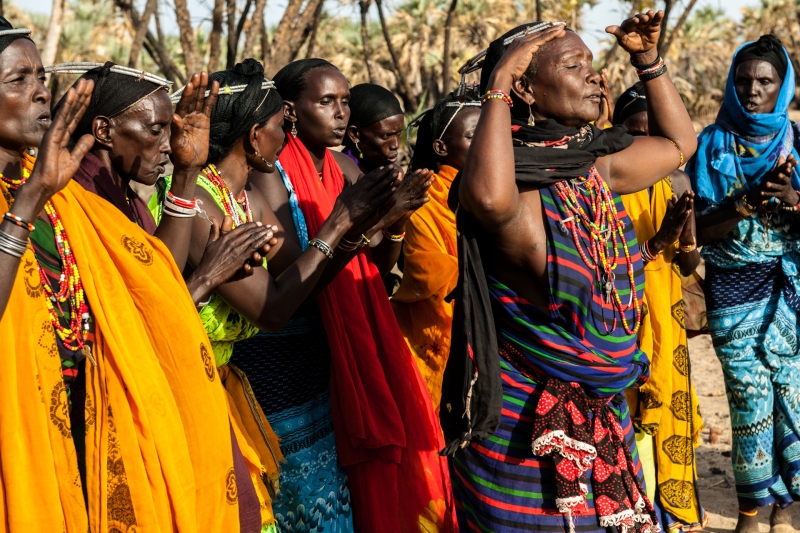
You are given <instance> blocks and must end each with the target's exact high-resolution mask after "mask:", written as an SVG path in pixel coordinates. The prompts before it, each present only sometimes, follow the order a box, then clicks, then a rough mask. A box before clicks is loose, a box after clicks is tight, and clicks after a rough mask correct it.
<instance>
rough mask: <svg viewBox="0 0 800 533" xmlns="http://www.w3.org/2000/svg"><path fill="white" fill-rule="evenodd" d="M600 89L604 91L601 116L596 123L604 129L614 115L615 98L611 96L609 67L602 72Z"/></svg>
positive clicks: (601, 100)
mask: <svg viewBox="0 0 800 533" xmlns="http://www.w3.org/2000/svg"><path fill="white" fill-rule="evenodd" d="M600 90H601V91H602V92H603V95H602V97H601V98H600V116H598V117H597V120H596V121H595V122H594V124H595V126H597V127H598V128H600V129H603V128H605V127H606V125H610V124H611V118H612V117H613V116H614V99H613V98H612V97H611V86H610V85H609V83H608V69H605V68H604V69H603V70H602V72H600Z"/></svg>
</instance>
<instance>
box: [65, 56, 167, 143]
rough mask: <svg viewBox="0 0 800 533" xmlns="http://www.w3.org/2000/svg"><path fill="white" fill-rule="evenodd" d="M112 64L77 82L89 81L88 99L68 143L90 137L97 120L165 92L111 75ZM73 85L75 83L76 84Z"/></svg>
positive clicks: (145, 82)
mask: <svg viewBox="0 0 800 533" xmlns="http://www.w3.org/2000/svg"><path fill="white" fill-rule="evenodd" d="M114 65H115V63H113V62H111V61H108V62H107V63H106V64H105V65H103V66H102V67H96V68H93V69H91V70H89V71H88V72H86V73H85V74H83V75H82V76H81V77H80V78H79V79H85V80H93V81H94V90H93V91H92V99H91V101H90V102H89V106H88V107H87V108H86V112H85V113H84V114H83V118H81V121H80V122H79V123H78V127H77V128H76V129H75V132H74V133H73V134H72V137H71V141H72V142H73V143H75V142H77V141H78V139H80V138H81V137H82V136H84V135H86V134H91V133H92V122H94V119H95V118H97V117H101V116H102V117H108V118H114V117H116V116H119V115H121V114H122V113H124V112H125V111H127V110H128V109H130V108H131V107H133V106H134V105H135V104H136V103H138V102H140V101H141V100H144V99H145V98H146V97H148V96H150V95H151V94H153V93H155V92H156V91H158V90H165V91H166V90H167V89H168V88H169V86H167V85H162V84H158V83H155V82H152V81H148V80H146V79H138V78H135V77H133V76H129V75H127V74H121V73H119V72H112V71H111V67H113V66H114ZM76 83H77V82H76ZM65 97H66V95H65V96H64V97H62V98H61V100H60V101H59V102H58V104H57V105H56V110H57V109H59V108H60V107H61V106H62V104H63V103H64V98H65Z"/></svg>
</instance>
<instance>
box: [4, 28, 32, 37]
mask: <svg viewBox="0 0 800 533" xmlns="http://www.w3.org/2000/svg"><path fill="white" fill-rule="evenodd" d="M30 34H31V30H29V29H28V28H15V29H13V30H2V31H0V37H5V36H6V35H30Z"/></svg>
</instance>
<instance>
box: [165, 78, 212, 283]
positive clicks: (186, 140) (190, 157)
mask: <svg viewBox="0 0 800 533" xmlns="http://www.w3.org/2000/svg"><path fill="white" fill-rule="evenodd" d="M207 86H208V74H206V73H205V72H203V73H201V74H194V75H193V76H192V79H191V81H189V83H187V84H186V88H185V89H184V91H183V94H182V95H181V100H180V102H178V105H177V107H176V108H175V114H174V115H173V117H172V126H171V131H170V146H171V148H172V160H173V163H174V165H175V170H174V172H173V174H172V186H171V188H170V190H171V191H172V194H174V195H175V196H177V197H178V198H184V199H186V200H192V199H193V198H194V197H195V189H196V185H197V175H198V174H199V173H200V171H201V170H202V168H203V165H205V163H206V159H207V158H208V139H209V133H210V127H211V111H212V110H213V109H214V103H215V102H216V100H217V94H218V92H219V83H217V82H214V83H213V84H212V87H211V91H210V92H211V94H210V95H209V96H208V98H206V97H205V93H206V88H207ZM220 220H222V219H220ZM192 222H193V219H191V218H178V217H171V216H169V215H168V214H167V213H166V212H165V214H164V216H163V217H162V219H161V223H160V224H159V225H158V229H156V233H155V236H156V237H158V238H159V239H161V240H162V241H163V242H164V244H166V245H167V248H169V251H170V253H171V254H172V257H173V259H175V263H177V265H178V268H180V269H181V270H183V267H184V266H185V265H186V259H187V258H188V256H189V243H190V242H191V235H192V229H193V227H194V224H193V223H192Z"/></svg>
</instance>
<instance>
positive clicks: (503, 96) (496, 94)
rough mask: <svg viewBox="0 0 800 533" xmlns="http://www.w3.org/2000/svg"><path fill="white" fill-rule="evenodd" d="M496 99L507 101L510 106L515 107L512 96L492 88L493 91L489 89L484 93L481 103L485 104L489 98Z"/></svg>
mask: <svg viewBox="0 0 800 533" xmlns="http://www.w3.org/2000/svg"><path fill="white" fill-rule="evenodd" d="M495 99H497V100H502V101H504V102H505V103H507V104H508V107H514V101H513V100H511V97H510V96H508V95H507V94H506V93H504V92H503V91H500V90H497V89H492V90H491V91H487V92H486V94H484V95H483V98H481V105H483V104H485V103H486V102H488V101H489V100H495Z"/></svg>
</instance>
